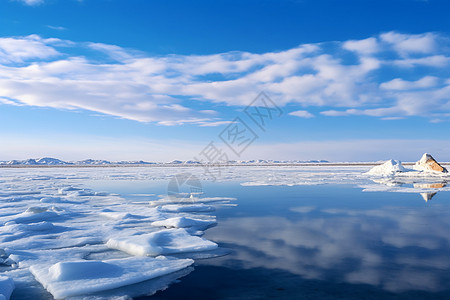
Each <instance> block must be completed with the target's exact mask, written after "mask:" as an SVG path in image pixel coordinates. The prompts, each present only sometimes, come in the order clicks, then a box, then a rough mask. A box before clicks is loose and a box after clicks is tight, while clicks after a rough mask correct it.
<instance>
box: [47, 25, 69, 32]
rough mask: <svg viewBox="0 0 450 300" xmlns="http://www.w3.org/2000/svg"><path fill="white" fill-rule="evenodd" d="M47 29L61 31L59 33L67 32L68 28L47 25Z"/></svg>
mask: <svg viewBox="0 0 450 300" xmlns="http://www.w3.org/2000/svg"><path fill="white" fill-rule="evenodd" d="M47 27H48V28H50V29H53V30H59V31H62V30H67V28H66V27H63V26H52V25H47Z"/></svg>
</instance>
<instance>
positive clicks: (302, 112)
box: [289, 110, 314, 119]
mask: <svg viewBox="0 0 450 300" xmlns="http://www.w3.org/2000/svg"><path fill="white" fill-rule="evenodd" d="M289 115H291V116H296V117H300V118H307V119H308V118H314V115H313V114H312V113H310V112H308V111H306V110H297V111H293V112H290V113H289Z"/></svg>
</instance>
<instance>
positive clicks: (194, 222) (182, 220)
mask: <svg viewBox="0 0 450 300" xmlns="http://www.w3.org/2000/svg"><path fill="white" fill-rule="evenodd" d="M216 223H217V222H216V220H215V219H211V220H202V219H194V218H189V217H175V218H170V219H166V220H161V221H155V222H153V223H152V225H153V226H163V227H167V228H171V227H172V228H185V227H195V228H198V229H200V228H207V227H208V226H211V225H214V224H216Z"/></svg>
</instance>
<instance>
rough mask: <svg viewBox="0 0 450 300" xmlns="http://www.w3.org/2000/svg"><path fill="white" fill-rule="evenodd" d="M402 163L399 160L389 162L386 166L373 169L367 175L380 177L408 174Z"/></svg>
mask: <svg viewBox="0 0 450 300" xmlns="http://www.w3.org/2000/svg"><path fill="white" fill-rule="evenodd" d="M407 171H408V169H406V168H405V167H404V166H403V165H402V163H401V162H400V161H398V160H393V159H391V160H388V161H386V162H385V163H384V164H382V165H379V166H376V167H373V168H372V169H370V171H368V172H367V173H366V174H368V175H378V176H391V175H395V174H396V173H398V172H407Z"/></svg>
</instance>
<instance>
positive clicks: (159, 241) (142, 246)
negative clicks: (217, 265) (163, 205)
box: [106, 228, 217, 256]
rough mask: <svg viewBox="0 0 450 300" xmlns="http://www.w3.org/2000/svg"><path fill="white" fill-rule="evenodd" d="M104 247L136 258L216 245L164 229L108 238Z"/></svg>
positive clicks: (209, 248)
mask: <svg viewBox="0 0 450 300" xmlns="http://www.w3.org/2000/svg"><path fill="white" fill-rule="evenodd" d="M106 246H108V247H109V248H112V249H117V250H121V251H123V252H126V253H128V254H131V255H136V256H157V255H161V254H171V253H181V252H196V251H206V250H212V249H215V248H217V244H216V243H214V242H211V241H208V240H206V239H204V238H201V237H198V236H192V235H190V234H189V233H188V232H187V231H186V230H185V229H183V228H178V229H165V230H161V231H157V232H152V233H147V234H141V235H134V236H129V237H125V236H124V237H116V238H110V239H109V240H108V242H107V243H106Z"/></svg>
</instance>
